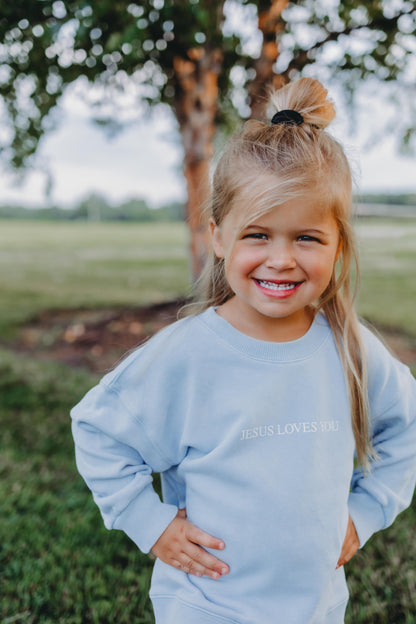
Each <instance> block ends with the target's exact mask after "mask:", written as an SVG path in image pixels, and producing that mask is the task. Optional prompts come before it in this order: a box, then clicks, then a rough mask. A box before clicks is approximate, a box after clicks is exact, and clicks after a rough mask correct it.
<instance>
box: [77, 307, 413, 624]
mask: <svg viewBox="0 0 416 624" xmlns="http://www.w3.org/2000/svg"><path fill="white" fill-rule="evenodd" d="M362 332H363V338H364V342H365V346H366V351H367V354H368V368H369V400H370V408H371V418H372V425H373V443H374V446H375V449H376V451H378V453H379V456H380V458H379V460H378V462H377V463H375V465H374V466H373V470H372V472H371V474H370V475H367V476H364V475H363V473H362V472H361V470H354V452H355V445H354V437H353V433H352V428H351V419H350V409H349V402H348V397H347V390H346V385H345V380H344V375H343V371H342V367H341V363H340V359H339V356H338V352H337V349H336V346H335V343H334V339H333V336H332V332H331V330H330V328H329V326H328V324H327V322H326V320H325V318H324V317H323V316H322V315H318V316H317V318H316V319H315V321H314V322H313V324H312V326H311V328H310V329H309V331H308V332H307V333H306V334H305V335H304V336H303V337H302V338H300V339H299V340H295V341H292V342H287V343H273V342H264V341H259V340H256V339H254V338H251V337H249V336H246V335H245V334H242V333H240V332H239V331H237V330H236V329H234V328H233V327H232V326H231V325H230V324H229V323H227V321H225V320H224V319H222V318H221V317H220V316H219V315H218V314H216V312H215V310H214V309H213V308H210V309H208V310H206V311H205V312H204V313H202V314H201V315H198V316H193V317H189V318H186V319H183V320H180V321H178V322H176V323H174V324H172V325H171V326H169V327H167V328H165V329H164V330H162V331H161V332H159V334H157V335H156V336H154V337H153V338H152V339H151V340H149V341H148V342H147V343H146V344H145V345H144V346H142V347H140V348H139V349H137V350H136V351H135V352H133V353H132V354H131V355H130V356H129V357H127V358H126V359H125V361H124V362H122V363H121V364H120V365H119V366H118V367H117V368H116V369H115V370H114V371H113V372H111V373H109V374H108V375H106V376H105V377H104V378H103V379H102V381H101V383H100V384H99V385H98V386H96V387H95V388H93V389H92V390H91V391H90V392H89V393H88V394H87V395H86V396H85V397H84V399H83V400H82V401H81V402H80V403H79V404H78V405H77V406H76V407H75V408H74V409H73V410H72V417H73V435H74V439H75V443H76V458H77V465H78V469H79V471H80V473H81V474H82V476H83V477H84V479H85V481H86V482H87V484H88V486H89V487H90V489H91V490H92V492H93V495H94V500H95V501H96V503H97V505H98V506H99V508H100V510H101V513H102V515H103V518H104V522H105V525H106V527H108V528H116V529H121V530H123V531H125V532H126V533H127V535H129V536H130V538H131V539H132V540H133V541H134V542H135V543H136V544H137V546H138V547H139V548H140V549H141V550H142V551H143V552H148V551H149V550H150V549H151V547H152V546H153V545H154V543H155V542H156V541H157V539H158V538H159V537H160V535H161V534H162V532H163V531H164V530H165V528H166V527H167V526H168V524H169V523H170V522H171V521H172V520H173V518H174V517H175V515H176V513H177V510H178V508H182V507H186V509H187V514H188V519H189V520H190V521H191V522H193V523H194V524H195V525H197V526H198V527H200V528H201V529H203V530H204V531H206V532H207V533H209V534H211V535H215V536H216V537H219V538H221V539H222V540H224V542H225V544H226V547H225V549H224V551H221V553H220V555H219V553H218V551H212V552H213V554H214V555H215V556H218V555H219V556H220V558H221V559H222V560H224V561H225V562H226V563H227V564H228V565H229V566H230V572H229V574H228V575H226V576H223V577H222V578H221V579H220V580H217V581H216V580H213V579H210V578H208V577H202V578H198V577H196V576H192V575H187V574H185V573H184V572H181V571H179V570H177V569H175V568H173V567H170V566H168V565H166V564H164V563H163V562H161V561H160V560H158V561H156V564H155V569H154V573H153V578H152V587H151V592H150V595H151V599H152V602H153V607H154V611H155V617H156V622H157V624H276V623H283V624H341V623H342V622H343V621H344V612H345V607H346V603H347V600H348V590H347V586H346V582H345V576H344V570H343V568H340V569H338V570H336V569H335V567H336V564H337V561H338V557H339V555H340V552H341V547H342V543H343V540H344V537H345V534H346V529H347V522H348V514H349V513H350V514H351V516H352V519H353V521H354V524H355V526H356V529H357V532H358V535H359V538H360V544H361V546H362V545H364V543H365V542H366V541H367V540H368V538H369V537H370V536H371V535H372V534H373V533H374V532H375V531H378V530H379V529H383V528H384V527H387V526H388V525H390V524H391V523H392V522H393V520H394V518H395V517H396V515H397V514H398V513H399V512H400V511H401V510H403V509H404V508H405V507H407V506H408V505H409V503H410V501H411V498H412V493H413V489H414V485H415V477H416V383H415V380H414V379H413V377H412V376H411V374H410V373H409V371H408V369H407V368H406V367H405V366H404V365H402V364H400V363H399V362H398V361H397V360H395V359H394V358H393V357H392V356H391V355H390V354H389V353H388V352H387V350H386V349H385V348H384V347H383V346H382V344H381V343H380V342H379V341H378V340H377V339H376V338H375V337H374V336H373V335H372V334H371V333H370V332H369V331H368V330H366V329H364V328H363V329H362ZM152 472H160V473H161V478H162V488H163V500H164V502H161V501H160V499H159V496H158V495H157V494H156V493H155V491H154V490H153V487H152Z"/></svg>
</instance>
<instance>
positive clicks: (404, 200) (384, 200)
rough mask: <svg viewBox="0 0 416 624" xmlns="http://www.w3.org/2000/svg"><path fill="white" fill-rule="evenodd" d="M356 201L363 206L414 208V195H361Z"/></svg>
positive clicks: (415, 198) (415, 202)
mask: <svg viewBox="0 0 416 624" xmlns="http://www.w3.org/2000/svg"><path fill="white" fill-rule="evenodd" d="M358 201H360V202H361V203H363V204H389V205H393V206H416V193H363V194H361V195H360V197H359V198H358Z"/></svg>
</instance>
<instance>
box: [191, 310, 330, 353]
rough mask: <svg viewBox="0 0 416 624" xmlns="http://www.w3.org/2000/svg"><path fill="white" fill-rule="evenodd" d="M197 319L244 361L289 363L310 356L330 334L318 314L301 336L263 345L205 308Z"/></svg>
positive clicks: (263, 343) (321, 316)
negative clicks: (245, 358) (246, 357)
mask: <svg viewBox="0 0 416 624" xmlns="http://www.w3.org/2000/svg"><path fill="white" fill-rule="evenodd" d="M197 318H199V320H200V321H201V322H203V323H204V324H205V325H206V326H207V327H208V328H209V329H210V330H211V331H213V332H214V333H215V334H216V335H217V336H218V337H219V338H221V339H222V340H224V341H225V342H226V343H228V345H229V346H230V347H232V348H233V349H236V350H237V351H240V352H241V353H243V354H245V355H246V356H248V357H252V358H255V359H258V360H265V361H269V362H293V361H296V360H303V359H306V358H308V357H310V356H312V355H313V354H314V353H315V352H316V351H317V350H318V349H320V348H321V346H323V344H324V343H325V342H326V341H327V339H328V338H329V336H330V335H331V330H330V328H329V325H328V321H327V320H326V318H325V316H324V315H323V314H318V315H317V316H316V317H315V319H314V321H313V323H312V325H311V326H310V328H309V330H308V331H307V332H306V334H305V335H304V336H302V337H301V338H298V339H297V340H292V341H290V342H267V341H265V340H257V338H252V337H251V336H247V335H246V334H243V333H242V332H240V331H239V330H238V329H236V328H235V327H233V326H232V325H230V323H229V322H228V321H226V320H225V319H223V318H222V317H221V316H219V315H218V314H217V313H216V311H215V308H208V309H207V310H205V311H204V312H203V313H202V314H200V315H199V316H198V317H197Z"/></svg>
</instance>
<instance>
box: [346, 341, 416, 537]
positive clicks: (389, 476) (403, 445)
mask: <svg viewBox="0 0 416 624" xmlns="http://www.w3.org/2000/svg"><path fill="white" fill-rule="evenodd" d="M364 336H365V338H366V344H367V348H368V366H369V377H368V390H369V404H370V415H371V420H372V427H373V446H374V449H375V451H376V453H377V454H378V459H377V460H375V461H374V462H372V466H371V471H370V472H369V473H368V474H366V473H365V472H364V471H363V470H362V469H361V468H359V469H356V470H355V471H354V473H353V478H352V484H351V493H350V497H349V510H350V514H351V518H352V520H353V523H354V525H355V528H356V530H357V533H358V537H359V540H360V546H363V545H364V544H365V542H366V541H367V540H368V539H369V538H370V537H371V535H372V534H373V533H375V532H376V531H378V530H380V529H384V528H386V527H388V526H390V525H391V524H392V523H393V521H394V519H395V518H396V516H397V515H398V514H399V513H400V512H401V511H402V510H403V509H405V508H406V507H408V506H409V504H410V502H411V500H412V496H413V491H414V488H415V482H416V381H415V379H414V378H413V376H412V375H411V373H410V371H409V369H408V368H407V367H406V366H404V365H403V364H401V363H400V362H398V361H397V360H396V359H394V358H393V357H392V356H391V355H390V353H389V352H388V351H387V350H386V349H385V347H384V346H383V345H382V344H381V343H380V342H379V341H378V340H377V339H376V338H375V336H373V335H372V334H370V332H368V330H365V334H364Z"/></svg>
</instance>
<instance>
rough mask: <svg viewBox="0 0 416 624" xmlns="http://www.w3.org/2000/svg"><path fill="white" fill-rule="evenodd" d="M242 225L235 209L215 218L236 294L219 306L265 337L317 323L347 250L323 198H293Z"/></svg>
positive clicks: (278, 337)
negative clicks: (316, 312)
mask: <svg viewBox="0 0 416 624" xmlns="http://www.w3.org/2000/svg"><path fill="white" fill-rule="evenodd" d="M240 229H241V217H240V210H238V209H236V208H233V209H231V210H230V212H229V213H228V214H227V216H226V217H225V218H224V220H223V222H222V223H221V225H219V226H216V225H215V224H214V223H213V222H211V233H212V241H213V246H214V251H215V254H216V255H217V256H218V257H219V258H224V268H225V275H226V278H227V280H228V283H229V285H230V287H231V289H232V290H233V292H234V293H235V296H234V297H232V298H231V299H229V300H228V301H227V302H226V303H224V304H223V305H222V306H220V308H219V309H218V313H219V314H220V315H221V316H223V317H224V318H226V319H227V320H228V321H229V322H230V323H231V324H232V325H234V327H236V328H237V329H239V330H240V331H243V332H244V333H246V334H248V335H251V336H253V337H255V338H258V339H260V340H271V341H278V342H285V341H288V340H295V339H296V338H299V337H300V336H302V335H303V334H304V333H305V332H306V331H307V330H308V329H309V326H310V324H311V320H312V314H311V307H310V306H311V304H312V303H313V302H314V301H316V300H317V299H318V298H319V296H320V295H321V294H322V293H323V292H324V291H325V289H326V287H327V286H328V284H329V281H330V279H331V276H332V273H333V270H334V265H335V262H336V260H337V259H338V256H339V253H340V251H341V246H342V244H341V242H340V236H339V231H338V227H337V224H336V221H335V219H334V217H333V216H332V214H330V213H329V212H328V211H327V210H324V209H322V207H320V204H319V198H318V197H317V196H316V195H315V196H313V195H307V196H304V197H299V198H295V199H292V200H290V201H288V202H286V203H284V204H282V205H280V206H277V207H276V208H273V209H272V211H271V212H268V213H267V214H265V215H263V216H261V217H259V218H257V219H256V220H255V221H254V222H252V223H250V225H248V226H246V227H244V229H243V230H242V231H240Z"/></svg>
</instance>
